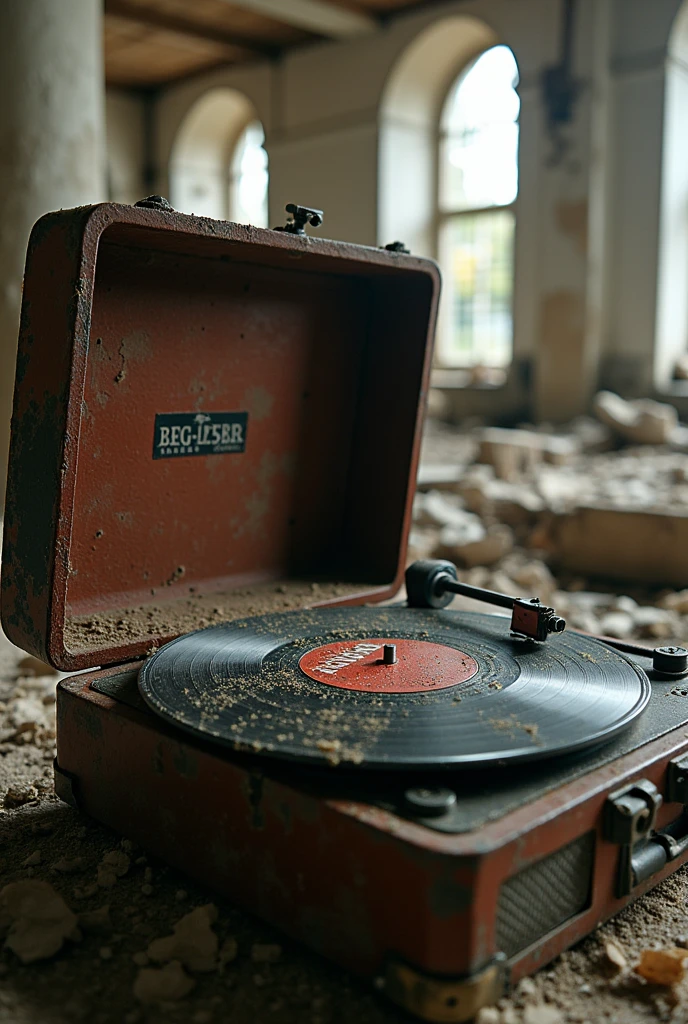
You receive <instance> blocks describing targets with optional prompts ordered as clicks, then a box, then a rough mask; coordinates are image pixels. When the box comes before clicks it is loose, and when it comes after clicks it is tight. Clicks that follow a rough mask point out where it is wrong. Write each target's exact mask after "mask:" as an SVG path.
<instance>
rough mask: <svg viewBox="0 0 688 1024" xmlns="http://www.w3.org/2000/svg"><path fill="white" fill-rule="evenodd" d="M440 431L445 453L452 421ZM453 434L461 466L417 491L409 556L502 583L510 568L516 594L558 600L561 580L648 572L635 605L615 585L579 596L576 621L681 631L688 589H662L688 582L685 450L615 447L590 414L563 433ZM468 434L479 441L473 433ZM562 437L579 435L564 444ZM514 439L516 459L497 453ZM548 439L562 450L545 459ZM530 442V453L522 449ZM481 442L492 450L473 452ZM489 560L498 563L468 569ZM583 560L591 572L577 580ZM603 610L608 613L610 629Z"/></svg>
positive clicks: (570, 586)
mask: <svg viewBox="0 0 688 1024" xmlns="http://www.w3.org/2000/svg"><path fill="white" fill-rule="evenodd" d="M445 433H446V436H445ZM445 433H441V434H440V436H441V438H442V449H443V450H442V455H443V457H445V458H446V457H447V454H448V452H449V451H450V433H449V431H448V428H447V429H446V431H445ZM454 436H455V437H456V438H457V441H456V452H457V462H455V464H454V465H455V466H456V465H458V466H459V469H460V470H461V472H460V473H459V474H458V480H457V482H456V484H455V486H454V488H453V489H452V487H451V483H450V480H449V474H448V473H447V474H445V479H446V483H445V487H444V489H443V490H442V491H439V490H437V489H436V488H434V487H430V489H429V490H426V491H422V490H421V491H420V492H419V494H418V495H417V498H416V504H415V507H414V509H415V520H414V524H413V529H412V532H411V537H410V549H409V560H414V559H416V558H447V559H449V560H450V561H453V562H454V563H455V564H456V565H457V566H458V568H459V570H460V576H461V579H462V580H464V581H466V582H475V583H478V585H480V586H484V587H487V588H488V589H495V590H496V589H500V588H499V587H497V586H496V585H495V583H494V581H493V579H492V578H491V577H492V576H493V575H494V574H496V573H503V574H504V575H505V576H506V577H507V578H510V579H512V580H513V582H514V583H515V584H516V589H515V591H514V596H517V595H518V596H521V597H529V596H530V597H539V598H540V599H541V600H543V601H546V602H547V603H548V604H550V605H552V604H554V606H555V607H557V605H556V603H555V594H557V592H559V593H565V594H566V598H568V595H569V592H570V591H572V590H574V589H575V588H576V586H577V587H578V588H579V589H583V590H585V591H588V590H589V589H590V584H591V583H592V586H594V585H595V583H594V581H595V579H596V578H597V577H599V578H602V579H605V578H606V579H609V580H613V579H623V578H628V579H629V580H630V579H632V580H633V581H635V582H636V583H638V582H639V581H643V580H644V581H645V586H646V588H654V591H655V592H654V593H653V592H652V591H651V590H649V589H646V590H645V593H643V594H642V595H641V596H640V599H639V600H637V601H635V602H634V603H633V607H632V608H631V607H629V606H624V605H618V606H616V607H611V602H612V600H613V596H612V595H607V597H606V599H605V600H606V603H605V604H604V605H602V606H600V607H596V608H594V609H593V608H592V607H591V606H589V607H587V608H584V607H583V605H582V604H581V605H579V606H578V605H577V606H575V608H574V612H573V616H572V621H571V625H574V627H575V628H578V629H582V630H584V631H586V632H592V633H601V632H605V633H606V634H607V635H613V636H616V637H617V638H618V639H629V638H638V639H641V640H645V641H649V642H650V644H658V643H662V642H665V641H669V642H674V643H677V642H678V643H680V642H681V641H682V638H685V634H686V625H687V624H686V623H685V622H684V620H683V619H682V618H681V617H682V616H684V615H688V589H687V590H685V591H678V592H674V591H673V590H672V591H671V592H666V591H665V592H664V593H658V592H657V591H659V588H660V587H662V586H664V587H666V586H671V585H672V584H673V586H676V585H679V586H680V585H684V586H685V583H684V581H685V580H686V579H688V513H687V510H688V454H687V453H683V452H678V451H675V450H672V448H671V447H670V446H667V445H665V446H662V447H659V446H653V445H643V446H641V447H621V448H619V444H620V442H619V440H618V438H617V441H616V445H617V448H616V450H614V451H610V450H609V447H610V438H611V436H612V435H611V432H610V430H609V428H608V427H607V426H605V425H603V424H601V423H599V422H596V421H594V420H589V419H583V420H581V421H580V422H577V423H575V424H572V425H571V426H570V427H569V428H568V433H567V434H565V435H556V434H554V433H552V432H551V431H550V432H549V433H548V432H547V431H544V430H543V431H539V430H534V429H532V430H526V429H522V430H518V431H511V430H502V429H501V428H489V430H487V431H486V430H482V431H479V432H477V433H475V432H474V433H473V435H470V434H467V433H465V432H464V433H463V434H462V433H460V432H458V431H455V434H454ZM471 436H473V437H474V438H475V441H474V446H473V449H471V448H470V446H467V444H466V438H467V437H468V438H470V437H471ZM431 437H432V435H431ZM553 437H555V438H557V439H558V440H557V443H556V444H551V443H550V441H551V438H553ZM562 437H564V439H566V438H567V437H568V438H569V439H570V438H573V442H572V443H571V444H560V443H559V441H561V438H562ZM514 448H515V449H517V450H518V452H517V454H518V453H520V454H518V459H516V456H513V458H512V461H511V462H510V463H509V464H508V466H507V468H505V465H506V463H505V462H504V459H502V462H501V463H500V462H499V459H500V458H502V456H501V455H500V454H499V453H501V452H502V451H507V452H511V451H512V449H514ZM550 449H551V450H552V451H555V456H554V458H553V460H546V453H547V451H548V450H550ZM524 450H528V451H530V452H531V454H530V455H528V456H527V457H523V455H522V453H523V451H524ZM564 450H566V458H564V457H563V456H562V458H561V459H560V460H559V462H560V463H561V464H557V458H558V456H557V454H556V453H557V452H559V454H561V453H562V452H564ZM533 452H535V454H534V455H533V454H532V453H533ZM476 453H477V456H478V458H481V459H488V458H489V459H490V460H491V461H490V462H487V461H482V462H471V461H470V460H471V459H472V458H475V457H476ZM434 454H435V453H434V451H430V455H434ZM512 454H513V452H512ZM510 457H511V456H509V458H510ZM505 458H506V457H505ZM459 460H463V461H459ZM514 460H516V461H514ZM495 464H497V465H495ZM509 467H511V468H509ZM500 474H501V475H500ZM504 477H508V479H505V478H504ZM435 479H436V477H435ZM422 480H423V477H422V475H421V487H422ZM431 483H432V479H430V478H429V479H428V484H427V485H426V486H430V484H431ZM508 531H511V532H510V533H509V532H508ZM655 549H656V550H655ZM515 564H518V565H519V566H520V567H521V570H522V571H521V572H517V571H514V565H515ZM485 567H487V568H489V569H491V570H492V573H488V574H487V576H485V577H484V578H483V579H482V580H480V581H477V580H473V579H471V578H470V576H471V574H472V573H473V572H475V571H476V570H477V569H479V568H485ZM524 567H525V568H524ZM581 571H583V572H585V573H586V577H587V578H584V579H581V580H576V579H575V578H574V575H575V574H580V573H581ZM559 579H560V580H561V584H563V586H562V585H561V584H560V583H559V582H558V580H559ZM588 581H590V582H588ZM564 588H565V589H564ZM557 599H558V595H557ZM629 600H630V598H629ZM557 610H558V611H559V610H560V609H559V608H558V607H557ZM561 614H564V615H565V617H566V613H565V611H564V610H561ZM603 614H604V615H609V616H610V618H609V620H608V622H607V623H606V626H605V628H604V629H602V627H601V623H600V617H601V615H603ZM629 616H630V618H629ZM573 620H575V623H574V621H573Z"/></svg>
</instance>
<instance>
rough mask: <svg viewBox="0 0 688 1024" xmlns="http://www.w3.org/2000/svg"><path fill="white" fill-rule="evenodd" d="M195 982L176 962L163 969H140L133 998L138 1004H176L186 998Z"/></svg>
mask: <svg viewBox="0 0 688 1024" xmlns="http://www.w3.org/2000/svg"><path fill="white" fill-rule="evenodd" d="M195 984H196V982H195V981H194V979H193V978H190V977H189V976H188V974H187V973H186V972H185V970H184V968H183V967H182V965H181V964H180V963H179V961H178V960H173V961H172V963H169V964H167V965H166V966H165V967H142V968H141V969H140V971H139V973H138V974H137V976H136V981H135V982H134V996H135V997H136V998H137V999H138V1000H139V1002H140V1003H167V1002H176V1001H177V1000H178V999H183V998H184V997H185V996H188V994H189V992H191V990H192V989H193V987H194V985H195Z"/></svg>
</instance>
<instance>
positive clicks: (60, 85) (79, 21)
mask: <svg viewBox="0 0 688 1024" xmlns="http://www.w3.org/2000/svg"><path fill="white" fill-rule="evenodd" d="M102 49H103V43H102V3H101V0H58V2H56V0H2V3H0V97H1V98H2V99H1V101H0V497H1V496H2V493H4V486H5V472H6V452H7V444H8V438H9V417H10V412H11V402H12V390H13V382H14V361H15V353H16V343H17V331H18V324H19V307H20V301H21V284H22V273H23V268H24V258H25V254H26V243H27V240H28V237H29V232H30V230H31V226H32V225H33V223H34V222H35V221H36V220H37V219H38V217H40V216H41V215H42V214H43V213H46V212H47V211H49V210H55V209H59V208H61V207H63V208H64V207H70V206H81V205H84V204H86V203H93V202H98V201H100V200H102V199H104V198H105V196H106V189H105V153H104V78H103V58H102ZM65 301H68V297H67V296H65ZM0 507H1V506H0Z"/></svg>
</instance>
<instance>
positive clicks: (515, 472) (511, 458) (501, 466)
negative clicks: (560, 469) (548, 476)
mask: <svg viewBox="0 0 688 1024" xmlns="http://www.w3.org/2000/svg"><path fill="white" fill-rule="evenodd" d="M542 458H543V445H542V438H541V436H540V435H539V434H537V433H536V432H535V431H530V430H504V429H502V428H501V427H487V428H486V429H485V430H483V431H482V433H481V434H480V439H479V444H478V456H477V459H476V462H479V463H480V462H482V463H487V464H488V465H490V466H493V467H494V471H495V475H496V476H497V477H499V479H500V480H519V479H520V478H521V477H523V476H525V475H527V474H529V473H530V472H531V471H532V470H533V469H534V468H535V466H536V465H537V464H538V463H539V462H541V461H542Z"/></svg>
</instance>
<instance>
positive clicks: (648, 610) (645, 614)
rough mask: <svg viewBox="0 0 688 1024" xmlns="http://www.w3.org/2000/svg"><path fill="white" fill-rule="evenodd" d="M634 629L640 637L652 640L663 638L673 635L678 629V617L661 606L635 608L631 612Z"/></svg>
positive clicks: (679, 626) (679, 627)
mask: <svg viewBox="0 0 688 1024" xmlns="http://www.w3.org/2000/svg"><path fill="white" fill-rule="evenodd" d="M632 615H633V622H634V625H635V628H636V630H637V631H638V632H639V633H640V635H641V636H642V637H650V638H651V639H654V640H665V639H666V638H667V637H670V636H674V635H675V634H676V633H677V632H678V631H679V630H680V629H681V625H680V621H681V620H680V619H678V618H677V617H676V615H672V613H671V612H669V611H666V610H665V609H663V608H654V607H652V606H648V607H641V608H636V609H635V611H633V612H632Z"/></svg>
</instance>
